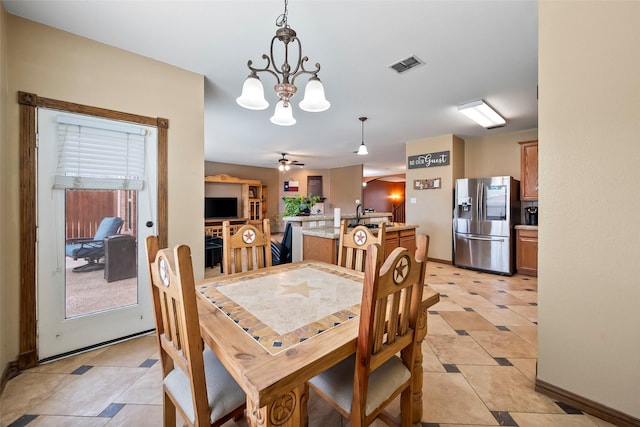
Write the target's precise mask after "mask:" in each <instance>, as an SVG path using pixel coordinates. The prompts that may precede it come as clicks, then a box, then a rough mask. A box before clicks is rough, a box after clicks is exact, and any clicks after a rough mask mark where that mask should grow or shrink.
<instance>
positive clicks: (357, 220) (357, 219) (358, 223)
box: [356, 203, 364, 225]
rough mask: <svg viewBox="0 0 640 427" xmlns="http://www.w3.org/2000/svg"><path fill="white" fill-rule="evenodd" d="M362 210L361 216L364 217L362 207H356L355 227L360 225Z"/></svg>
mask: <svg viewBox="0 0 640 427" xmlns="http://www.w3.org/2000/svg"><path fill="white" fill-rule="evenodd" d="M361 210H362V216H364V205H363V204H362V203H358V204H357V205H356V225H360V211H361Z"/></svg>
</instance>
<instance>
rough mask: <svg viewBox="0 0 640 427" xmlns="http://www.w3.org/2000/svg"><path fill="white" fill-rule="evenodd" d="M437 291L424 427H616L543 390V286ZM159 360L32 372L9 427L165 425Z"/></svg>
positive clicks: (118, 354) (98, 357) (498, 283)
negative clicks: (537, 382) (539, 386)
mask: <svg viewBox="0 0 640 427" xmlns="http://www.w3.org/2000/svg"><path fill="white" fill-rule="evenodd" d="M215 271H218V269H217V268H215V269H210V272H209V274H212V273H211V272H215ZM427 284H428V285H429V286H431V287H432V288H433V289H435V290H437V291H438V292H440V293H441V302H440V303H438V304H437V305H435V306H434V307H432V309H431V311H430V313H429V333H428V335H427V337H426V339H425V341H424V343H423V353H424V366H423V368H424V388H423V391H424V395H423V405H424V415H423V417H422V422H423V426H424V427H436V426H442V427H444V426H447V427H461V426H466V427H469V426H476V427H485V426H497V425H507V426H521V427H540V426H543V427H547V426H562V427H604V426H611V424H609V423H606V422H604V421H602V420H600V419H598V418H595V417H592V416H590V415H587V414H582V413H580V412H579V411H577V410H574V409H573V408H571V407H568V406H566V405H560V404H558V403H557V402H555V401H553V400H552V399H550V398H548V397H546V396H543V395H541V394H538V393H536V392H535V391H534V390H533V381H534V379H535V374H536V333H537V325H536V319H537V318H536V312H537V307H536V300H537V280H536V278H534V277H527V276H521V275H514V276H512V277H503V276H497V275H493V274H488V273H479V272H474V271H470V270H461V269H457V268H455V267H452V266H449V265H445V264H438V263H433V262H432V263H429V265H428V270H427ZM157 358H158V352H157V350H156V342H155V337H154V336H145V337H140V338H136V339H133V340H130V341H126V342H123V343H120V344H116V345H113V346H111V347H107V348H102V349H99V350H95V351H92V352H90V353H85V354H81V355H77V356H74V357H70V358H67V359H64V360H60V361H57V362H53V363H49V364H45V365H42V366H39V367H37V368H34V369H31V370H28V371H26V372H23V373H21V374H20V375H18V376H17V377H15V378H13V379H11V380H10V381H9V382H8V384H7V386H6V388H5V390H4V392H3V394H2V396H1V397H0V426H14V427H15V426H25V425H28V426H30V427H31V426H53V427H58V426H109V427H113V426H136V427H145V426H161V425H162V399H161V387H160V366H159V362H158V361H157ZM392 411H395V412H397V411H398V408H397V407H394V408H392ZM309 416H310V420H309V425H310V426H311V427H316V426H317V427H333V426H340V425H342V423H341V419H340V416H339V415H338V414H337V413H336V412H335V411H333V410H332V409H331V408H330V407H328V406H327V405H326V404H325V403H324V402H323V401H322V400H321V399H319V398H318V397H317V396H315V395H313V394H312V395H311V398H310V402H309ZM178 425H182V421H181V420H179V422H178ZM245 425H246V424H245V423H244V422H240V423H238V424H236V423H234V422H233V421H230V422H229V423H228V427H234V426H240V427H244V426H245ZM344 425H347V426H348V425H349V423H344ZM376 425H382V423H376Z"/></svg>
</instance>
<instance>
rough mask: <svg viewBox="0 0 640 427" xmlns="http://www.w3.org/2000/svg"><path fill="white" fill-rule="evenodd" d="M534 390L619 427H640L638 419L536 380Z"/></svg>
mask: <svg viewBox="0 0 640 427" xmlns="http://www.w3.org/2000/svg"><path fill="white" fill-rule="evenodd" d="M535 390H536V391H537V392H538V393H541V394H544V395H545V396H549V397H551V398H553V399H556V400H559V401H560V402H563V403H567V404H569V405H571V406H573V407H574V408H576V409H580V410H581V411H583V412H586V413H587V414H590V415H593V416H596V417H598V418H600V419H603V420H605V421H608V422H610V423H612V424H615V425H616V426H619V427H640V419H638V418H635V417H632V416H631V415H628V414H625V413H623V412H620V411H618V410H616V409H613V408H609V407H607V406H604V405H602V404H600V403H598V402H594V401H593V400H589V399H587V398H585V397H582V396H579V395H577V394H575V393H571V392H570V391H567V390H564V389H562V388H560V387H556V386H554V385H553V384H549V383H547V382H544V381H541V380H539V379H537V378H536V386H535Z"/></svg>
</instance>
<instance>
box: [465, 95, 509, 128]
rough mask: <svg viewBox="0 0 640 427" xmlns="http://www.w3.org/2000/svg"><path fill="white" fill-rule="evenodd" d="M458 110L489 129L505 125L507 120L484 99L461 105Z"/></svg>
mask: <svg viewBox="0 0 640 427" xmlns="http://www.w3.org/2000/svg"><path fill="white" fill-rule="evenodd" d="M458 111H459V112H461V113H462V114H464V115H465V116H467V117H469V118H470V119H471V120H473V121H474V122H476V123H478V124H479V125H480V126H482V127H484V128H487V129H492V128H495V127H500V126H504V125H505V123H506V120H505V119H504V118H502V116H500V114H498V113H497V112H496V111H495V110H494V109H492V108H491V107H490V106H489V105H487V104H486V103H485V102H484V101H483V100H478V101H473V102H469V103H468V104H463V105H459V106H458Z"/></svg>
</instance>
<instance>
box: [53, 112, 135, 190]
mask: <svg viewBox="0 0 640 427" xmlns="http://www.w3.org/2000/svg"><path fill="white" fill-rule="evenodd" d="M56 121H57V123H58V124H57V143H58V167H57V170H56V177H55V182H54V188H75V189H85V188H86V189H96V190H108V189H112V190H142V188H143V187H144V164H145V159H144V156H145V135H146V130H145V129H144V128H142V127H138V126H134V125H127V124H123V123H120V122H116V121H111V120H101V119H93V118H78V117H75V116H63V115H60V116H57V117H56Z"/></svg>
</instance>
